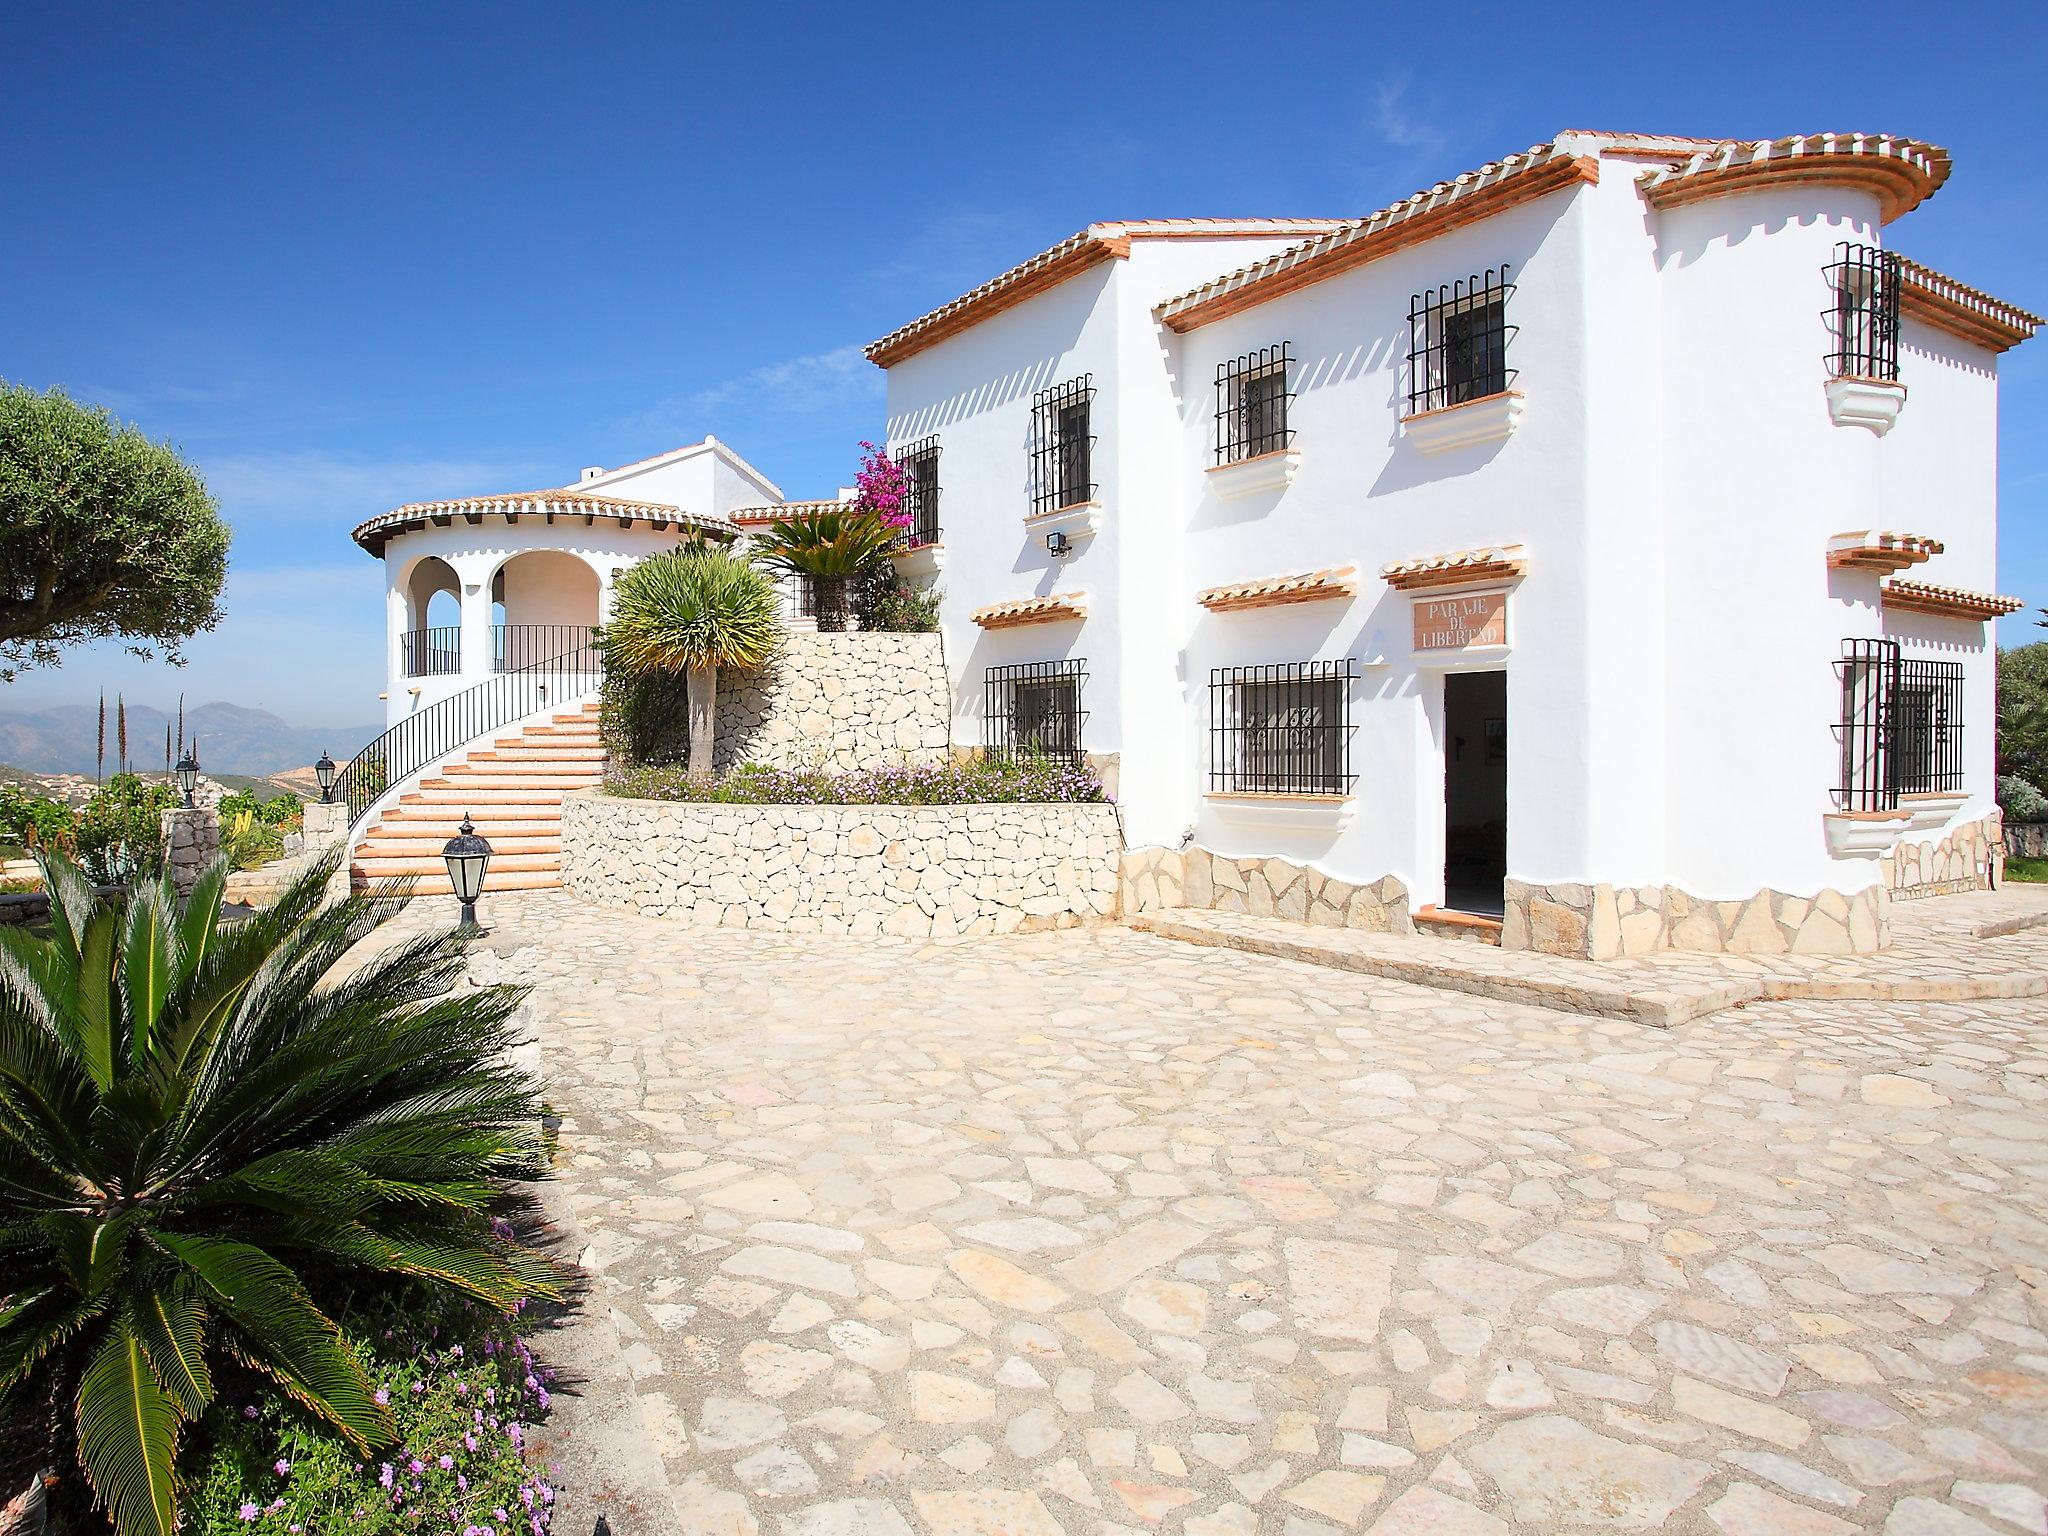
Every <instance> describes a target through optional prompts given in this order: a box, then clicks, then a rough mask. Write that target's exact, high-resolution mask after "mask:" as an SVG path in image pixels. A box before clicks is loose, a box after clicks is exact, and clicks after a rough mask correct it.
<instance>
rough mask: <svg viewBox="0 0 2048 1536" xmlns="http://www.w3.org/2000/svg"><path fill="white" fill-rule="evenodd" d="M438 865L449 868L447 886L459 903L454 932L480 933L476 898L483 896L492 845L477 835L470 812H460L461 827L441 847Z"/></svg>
mask: <svg viewBox="0 0 2048 1536" xmlns="http://www.w3.org/2000/svg"><path fill="white" fill-rule="evenodd" d="M441 862H442V863H444V864H446V865H447V866H448V883H449V884H450V885H452V886H454V887H455V899H456V900H457V901H459V902H461V903H462V922H461V923H460V924H459V925H458V926H457V929H456V931H457V932H458V933H480V932H482V931H483V930H482V929H480V928H478V927H477V925H476V899H477V897H478V896H480V895H482V894H483V889H484V871H485V870H487V869H489V868H490V867H491V845H490V844H489V843H487V842H485V841H484V840H483V839H482V838H480V837H478V836H477V835H476V828H475V827H474V826H472V825H471V824H470V820H469V812H467V811H464V812H463V813H462V825H461V826H460V827H459V828H458V829H457V830H456V834H455V836H453V837H451V838H449V839H448V841H447V842H446V843H445V844H444V845H443V846H442V849H441Z"/></svg>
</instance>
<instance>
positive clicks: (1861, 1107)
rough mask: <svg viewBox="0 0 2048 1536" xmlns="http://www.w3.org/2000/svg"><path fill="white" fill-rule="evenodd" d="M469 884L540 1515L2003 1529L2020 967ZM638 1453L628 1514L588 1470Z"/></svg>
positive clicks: (2018, 1210) (2014, 1477)
mask: <svg viewBox="0 0 2048 1536" xmlns="http://www.w3.org/2000/svg"><path fill="white" fill-rule="evenodd" d="M432 905H433V906H434V907H439V906H440V905H441V904H432ZM428 915H429V913H428V909H424V908H415V909H414V911H413V912H410V913H408V914H407V915H406V916H405V917H404V918H403V919H401V920H400V921H401V924H415V923H419V922H423V921H426V920H428ZM433 915H434V917H435V920H445V918H446V917H447V915H448V914H447V913H446V912H437V913H434V914H433ZM484 917H485V921H486V922H487V923H490V924H491V925H492V926H493V928H494V930H495V931H494V933H493V935H492V937H491V938H490V940H488V941H487V945H486V947H485V948H484V949H482V950H480V951H479V952H478V953H477V954H476V956H475V959H474V962H473V968H474V970H475V971H476V973H477V974H478V975H479V976H481V977H484V978H487V979H488V978H497V977H510V978H516V979H523V980H526V981H528V982H530V983H532V984H533V985H534V987H535V990H534V992H533V994H532V997H531V1000H530V1003H529V1004H528V1009H529V1016H530V1019H531V1022H532V1025H533V1027H534V1030H535V1032H536V1034H537V1036H538V1042H539V1048H540V1053H541V1059H542V1062H543V1066H544V1071H545V1074H546V1079H547V1092H548V1094H549V1097H550V1099H551V1101H552V1102H553V1104H554V1105H555V1106H556V1108H557V1109H558V1111H559V1112H560V1114H561V1116H562V1131H561V1137H562V1140H561V1170H560V1177H559V1179H558V1180H557V1181H556V1182H555V1183H554V1184H553V1185H552V1186H551V1187H550V1189H549V1192H548V1198H549V1200H550V1202H551V1204H552V1206H553V1208H554V1209H555V1210H556V1211H557V1212H558V1213H559V1215H560V1216H561V1218H562V1219H563V1221H564V1223H565V1225H566V1226H567V1227H568V1229H569V1230H570V1231H571V1232H572V1233H573V1234H574V1245H575V1248H576V1251H577V1252H578V1253H579V1254H580V1255H581V1257H582V1259H583V1261H584V1264H585V1265H586V1267H587V1269H588V1271H589V1274H590V1294H589V1297H588V1299H587V1303H586V1306H585V1308H584V1311H583V1313H582V1315H581V1318H580V1320H579V1321H578V1322H577V1324H576V1325H575V1326H576V1327H577V1328H581V1329H589V1330H599V1331H600V1332H601V1333H602V1334H603V1336H604V1339H603V1343H604V1347H603V1348H586V1349H582V1350H581V1351H580V1352H579V1353H578V1358H579V1359H581V1360H583V1361H586V1362H592V1363H591V1364H590V1365H589V1366H588V1368H589V1369H591V1370H592V1371H596V1372H609V1373H611V1374H609V1375H607V1376H606V1377H605V1379H604V1380H602V1381H593V1383H592V1386H591V1397H590V1399H589V1400H588V1401H589V1402H591V1403H594V1404H595V1411H591V1410H587V1409H586V1405H585V1402H584V1401H579V1400H578V1399H576V1398H575V1397H573V1396H568V1395H565V1396H563V1397H559V1398H558V1400H557V1401H558V1404H560V1406H561V1412H560V1415H559V1417H558V1419H557V1420H556V1422H555V1423H554V1425H553V1426H552V1427H551V1429H550V1433H549V1437H548V1440H547V1448H548V1453H549V1454H550V1455H551V1456H553V1457H554V1458H555V1459H556V1460H557V1461H558V1462H560V1463H561V1465H562V1475H563V1479H564V1481H565V1482H566V1483H567V1484H568V1486H569V1488H570V1492H569V1493H568V1494H567V1495H565V1498H564V1502H563V1508H562V1520H563V1525H562V1528H563V1529H564V1530H565V1531H574V1532H576V1533H577V1536H581V1533H582V1532H583V1531H585V1530H588V1529H589V1527H590V1525H591V1523H592V1521H593V1520H594V1518H595V1515H596V1514H597V1513H599V1512H604V1513H607V1514H608V1516H609V1517H610V1518H611V1519H612V1521H613V1524H614V1528H615V1529H617V1530H618V1531H619V1533H620V1536H637V1533H640V1532H655V1531H662V1532H681V1533H688V1536H703V1533H718V1536H868V1533H886V1536H987V1533H996V1532H1004V1533H1039V1536H1052V1533H1059V1532H1085V1533H1090V1536H1093V1533H1113V1536H1126V1533H1136V1532H1172V1533H1186V1536H1249V1533H1255V1532H1271V1533H1275V1536H1332V1533H1345V1532H1354V1531H1356V1532H1366V1533H1370V1536H1403V1533H1421V1532H1442V1533H1449V1536H1464V1533H1483V1536H1507V1533H1513V1532H1522V1533H1532V1532H1561V1531H1570V1532H1584V1531H1617V1530H1638V1531H1647V1530H1661V1531H1669V1532H1674V1533H1678V1536H1708V1533H1713V1536H1731V1533H1735V1536H1744V1533H1766V1532H1770V1533H1778V1532H1789V1533H1804V1532H1812V1533H1835V1532H1847V1531H1858V1530H1865V1531H1879V1532H1882V1533H1884V1536H1923V1533H1943V1536H1946V1533H1962V1536H1982V1533H1984V1532H1988V1531H1998V1532H2014V1531H2029V1530H2032V1531H2039V1530H2040V1529H2041V1528H2042V1527H2041V1521H2042V1519H2043V1518H2044V1508H2043V1505H2042V1502H2041V1490H2042V1488H2043V1486H2044V1483H2048V1216H2044V1214H2043V1213H2044V1210H2048V1023H2044V1020H2043V1018H2042V1016H2041V1013H2042V1011H2041V1010H2040V1009H2039V1008H2038V1007H2035V1006H2033V1005H2031V1004H2027V1003H2014V1002H1997V1001H1992V1002H1972V1003H1910V1004H1894V1003H1887V1004H1868V1003H1854V1004H1845V1003H1839V1002H1768V1001H1761V1002H1757V1003H1753V1004H1751V1005H1750V1006H1748V1007H1746V1008H1744V1009H1741V1010H1736V1011H1730V1012H1724V1013H1720V1014H1716V1015H1713V1016H1711V1017H1709V1018H1705V1019H1702V1020H1699V1021H1697V1022H1694V1023H1691V1024H1687V1025H1683V1026H1680V1027H1677V1028H1662V1029H1659V1028H1649V1027H1646V1026H1645V1025H1643V1024H1641V1023H1639V1022H1637V1021H1635V1020H1631V1019H1616V1018H1600V1017H1588V1016H1584V1015H1578V1014H1570V1013H1562V1012H1555V1011H1548V1010H1543V1009H1537V1008H1531V1007H1526V1006H1521V1005H1517V1004H1513V1003H1503V1002H1499V1001H1495V1000H1492V999H1486V998H1480V997H1475V996H1472V995H1469V994H1459V993H1452V992H1446V991H1442V990H1434V989H1425V988H1420V987H1415V986H1410V985H1406V984H1404V983H1401V982H1398V981H1391V980H1385V979H1381V978H1377V977H1365V976H1360V975H1358V974H1356V973H1354V972H1349V971H1340V970H1332V969H1329V968H1325V967H1320V966H1315V965H1306V964H1300V963H1296V962H1293V961H1289V960H1284V959H1273V958H1268V957H1264V956H1258V955H1252V954H1247V953H1244V952H1241V951H1236V950H1228V949H1214V948H1200V947H1196V946H1193V945H1185V944H1176V943H1170V942H1167V941H1164V940H1161V939H1158V938H1155V937H1151V936H1148V935H1144V934H1139V933H1135V932H1132V931H1130V930H1127V929H1122V928H1102V929H1090V930H1073V931H1068V932H1063V933H1048V934H1035V935H1021V936H1010V937H1003V938H989V939H980V940H960V941H950V942H944V943H926V944H917V943H912V942H909V941H893V940H875V941H860V940H854V939H843V938H796V937H790V936H785V935H774V934H762V933H753V932H717V933H707V932H703V931H699V930H685V929H682V928H680V927H678V926H676V925H674V924H671V923H665V922H663V921H661V920H658V919H646V918H637V917H631V916H627V915H623V914H620V913H618V912H614V911H604V910H594V909H592V908H590V907H588V906H585V905H580V904H577V903H574V902H571V901H569V900H567V899H565V898H563V897H560V896H558V895H554V894H552V893H541V894H537V895H536V896H534V897H531V898H525V899H519V900H511V899H503V898H500V899H496V900H493V901H491V902H489V903H487V906H486V910H485V913H484ZM607 1360H610V1361H611V1362H612V1363H611V1364H610V1365H606V1364H605V1363H604V1362H605V1361H607ZM621 1375H623V1377H624V1378H625V1381H624V1389H625V1390H626V1391H628V1392H629V1393H630V1396H631V1398H632V1399H633V1401H634V1402H635V1404H636V1405H637V1410H638V1414H639V1424H638V1426H637V1434H635V1432H634V1431H635V1426H634V1425H633V1424H632V1422H631V1416H630V1415H626V1414H623V1413H621V1412H619V1411H618V1405H619V1402H620V1397H619V1389H620V1387H621V1382H620V1381H619V1379H618V1377H619V1376H621ZM622 1437H624V1439H623V1440H622ZM650 1450H651V1451H652V1452H653V1454H654V1455H655V1456H656V1457H657V1458H658V1460H659V1462H660V1466H661V1469H662V1474H663V1476H664V1477H665V1479H666V1482H667V1488H668V1496H669V1508H668V1510H667V1511H666V1512H665V1514H666V1518H665V1519H663V1518H660V1517H659V1516H660V1513H663V1512H657V1511H655V1510H653V1509H652V1508H650V1504H649V1501H648V1499H647V1498H646V1497H641V1496H637V1495H635V1494H634V1487H633V1486H628V1487H624V1488H623V1490H622V1492H621V1494H620V1497H622V1498H625V1497H632V1498H633V1500H634V1502H633V1503H632V1505H631V1506H630V1513H629V1512H628V1506H626V1505H624V1504H615V1503H611V1502H609V1499H610V1497H611V1494H610V1491H609V1490H610V1489H612V1488H613V1487H614V1486H618V1485H619V1480H620V1477H621V1476H623V1470H622V1469H624V1468H625V1466H626V1463H627V1462H628V1461H629V1460H630V1455H629V1453H631V1454H639V1455H643V1456H644V1455H645V1453H647V1452H648V1451H650ZM626 1483H627V1484H634V1480H633V1479H631V1478H627V1479H626ZM635 1486H637V1485H635Z"/></svg>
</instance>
